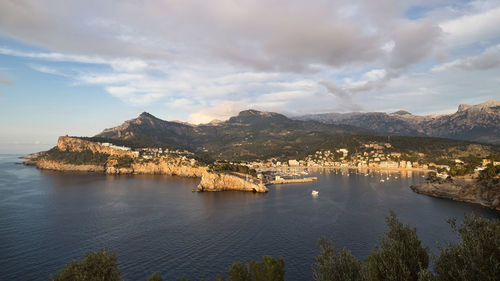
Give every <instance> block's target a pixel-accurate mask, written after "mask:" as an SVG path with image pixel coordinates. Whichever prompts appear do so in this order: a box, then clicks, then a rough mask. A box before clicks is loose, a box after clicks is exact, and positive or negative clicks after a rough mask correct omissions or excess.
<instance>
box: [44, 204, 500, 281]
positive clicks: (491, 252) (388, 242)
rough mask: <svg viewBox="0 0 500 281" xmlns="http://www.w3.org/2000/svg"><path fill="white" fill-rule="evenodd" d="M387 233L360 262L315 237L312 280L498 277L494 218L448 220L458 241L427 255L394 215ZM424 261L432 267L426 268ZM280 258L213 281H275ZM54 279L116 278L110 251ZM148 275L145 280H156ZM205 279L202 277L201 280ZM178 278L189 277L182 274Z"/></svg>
mask: <svg viewBox="0 0 500 281" xmlns="http://www.w3.org/2000/svg"><path fill="white" fill-rule="evenodd" d="M386 223H387V226H388V231H387V232H386V233H385V234H384V236H383V237H381V238H380V241H379V244H378V245H376V246H375V247H374V248H373V251H372V252H371V253H370V255H369V256H368V258H367V259H366V260H365V261H361V260H358V259H357V258H356V257H354V256H353V255H352V254H351V252H350V251H349V250H348V249H345V248H344V249H341V250H339V249H337V248H336V247H335V246H334V245H333V242H332V240H327V239H325V238H321V239H320V240H319V241H318V248H319V254H318V255H317V256H316V258H315V263H314V265H313V267H312V277H313V280H315V281H345V280H353V281H368V280H370V281H378V280H381V281H382V280H394V281H396V280H397V281H399V280H401V281H452V280H453V281H470V280H484V281H494V280H498V276H500V220H496V219H491V220H490V219H485V218H478V217H475V216H474V215H472V216H465V218H464V220H463V221H462V223H461V224H460V225H459V226H458V225H457V224H456V220H455V219H451V220H450V221H449V223H450V225H451V227H452V229H453V231H454V232H455V233H456V234H457V236H458V238H459V239H458V242H454V243H448V244H446V245H444V246H441V248H440V252H439V253H438V255H435V256H432V257H431V258H430V257H429V256H430V255H429V253H428V249H427V248H426V247H423V246H422V244H421V241H420V240H419V239H418V236H417V233H416V229H415V228H414V227H411V226H409V225H405V224H403V223H401V222H400V221H399V220H398V219H397V218H396V215H395V214H394V213H391V214H390V216H388V217H387V218H386ZM430 260H432V261H433V262H434V270H433V271H432V270H431V269H430V268H429V264H430ZM284 266H285V262H284V260H283V259H282V258H279V259H275V258H273V257H270V256H264V257H263V258H262V261H250V262H246V263H245V264H242V263H241V262H235V263H233V265H232V266H231V267H230V268H229V271H228V273H227V279H226V278H225V277H223V276H221V275H219V276H218V277H217V279H216V280H217V281H225V280H228V281H281V280H284V278H285V277H284V276H285V269H284ZM51 278H52V280H57V281H63V280H67V281H70V280H71V281H87V280H108V281H118V280H122V278H121V275H120V272H119V269H118V265H117V259H116V255H115V254H110V253H109V252H108V251H106V250H102V251H101V252H92V253H89V254H86V255H85V256H84V257H83V258H82V260H81V261H79V262H71V263H69V264H67V265H66V266H65V267H64V268H63V269H62V270H60V271H59V272H57V274H55V275H53V276H52V277H51ZM162 280H163V278H162V277H161V275H160V274H158V273H154V274H153V275H152V276H151V277H150V278H149V279H148V281H162ZM202 280H205V279H202ZM181 281H189V280H188V279H187V278H185V277H182V278H181Z"/></svg>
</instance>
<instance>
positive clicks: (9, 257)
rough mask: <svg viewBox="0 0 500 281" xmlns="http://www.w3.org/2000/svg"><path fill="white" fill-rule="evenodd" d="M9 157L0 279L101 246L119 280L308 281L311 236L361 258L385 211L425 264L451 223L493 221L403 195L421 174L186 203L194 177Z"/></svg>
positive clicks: (26, 275)
mask: <svg viewBox="0 0 500 281" xmlns="http://www.w3.org/2000/svg"><path fill="white" fill-rule="evenodd" d="M18 157H19V155H0V280H49V279H50V275H51V274H54V273H56V272H57V271H58V270H60V269H62V268H63V267H64V266H65V264H67V263H68V262H71V261H75V260H78V259H79V258H80V257H81V256H82V255H84V254H85V253H87V252H90V251H99V250H100V249H103V248H106V249H108V250H109V251H110V252H113V253H116V254H117V255H118V264H119V267H120V271H121V273H122V275H123V278H124V280H147V279H148V277H149V276H151V274H152V273H153V272H157V273H160V274H161V275H162V276H163V278H164V280H180V278H181V277H182V276H185V277H186V278H188V279H190V280H192V281H193V280H199V279H201V278H207V279H208V280H214V279H215V278H216V276H217V275H218V274H221V275H222V276H227V271H228V269H229V268H230V266H231V265H232V263H233V262H236V261H241V262H245V261H249V260H261V259H262V256H264V255H270V256H273V257H275V258H278V257H283V259H284V261H285V279H286V280H292V281H293V280H311V279H312V271H311V267H312V265H313V264H314V257H315V256H316V255H317V254H318V252H319V251H318V249H317V247H316V244H317V241H318V239H319V238H320V237H326V238H328V239H333V241H334V244H335V246H336V247H338V248H344V247H345V248H347V249H349V250H350V251H351V252H352V253H353V255H354V256H355V257H357V258H359V259H365V258H366V257H367V256H368V254H369V253H370V251H371V250H372V249H373V247H374V246H375V245H376V244H377V243H378V239H379V237H380V236H381V235H383V234H384V232H385V231H386V230H387V227H386V224H385V217H386V216H387V215H389V213H390V211H394V212H395V213H396V214H397V216H398V219H399V220H400V221H402V222H403V223H405V224H410V225H412V226H414V227H416V229H417V233H418V236H419V237H420V239H421V240H422V243H423V245H424V246H426V247H428V248H429V251H430V252H431V253H434V254H436V253H438V247H439V245H446V243H448V242H454V241H457V237H456V235H455V234H454V233H453V232H452V230H451V228H450V226H449V224H448V223H447V220H448V219H449V218H457V219H458V220H459V221H460V220H461V219H462V218H463V217H464V215H470V214H472V213H474V214H475V215H477V216H480V217H486V218H497V219H499V218H500V212H496V211H493V210H490V209H487V208H485V207H482V206H479V205H474V204H467V203H461V202H455V201H451V200H445V199H438V198H433V197H429V196H425V195H420V194H416V193H414V192H412V191H411V189H410V188H409V186H410V185H412V184H414V183H417V182H418V181H421V180H423V176H424V174H423V173H421V172H392V173H387V172H380V171H371V172H369V173H368V172H361V171H357V170H335V169H316V170H310V171H309V172H310V175H311V176H317V177H318V180H317V181H315V182H312V183H301V184H289V185H276V186H269V192H268V193H266V194H255V193H249V192H205V193H196V192H192V189H193V188H195V187H196V185H197V184H198V182H199V179H195V178H182V177H176V176H159V175H133V176H130V175H97V174H87V173H61V172H50V171H41V170H38V169H36V168H35V167H31V166H24V165H22V164H20V162H22V160H21V159H19V158H18ZM381 180H383V181H381ZM313 190H317V191H318V192H319V195H318V196H312V194H311V193H312V191H313Z"/></svg>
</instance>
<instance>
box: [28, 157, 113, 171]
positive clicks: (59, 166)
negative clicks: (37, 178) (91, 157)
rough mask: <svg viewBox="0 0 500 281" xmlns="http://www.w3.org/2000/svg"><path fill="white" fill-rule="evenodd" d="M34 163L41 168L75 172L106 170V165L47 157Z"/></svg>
mask: <svg viewBox="0 0 500 281" xmlns="http://www.w3.org/2000/svg"><path fill="white" fill-rule="evenodd" d="M28 164H31V163H28ZM32 164H33V165H36V167H37V168H39V169H44V170H53V171H73V172H89V173H104V171H105V168H104V166H98V165H73V164H66V163H61V162H58V161H50V160H46V159H40V160H38V161H36V162H35V163H32Z"/></svg>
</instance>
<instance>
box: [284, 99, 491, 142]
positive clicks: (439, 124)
mask: <svg viewBox="0 0 500 281" xmlns="http://www.w3.org/2000/svg"><path fill="white" fill-rule="evenodd" d="M294 119H297V120H314V121H319V122H322V123H326V124H343V125H351V126H355V127H359V128H365V129H371V130H375V131H378V132H380V133H386V134H396V135H404V136H426V137H441V138H451V139H459V140H468V141H476V142H485V143H493V144H500V101H488V102H485V103H481V104H478V105H466V104H461V105H460V106H459V107H458V110H457V112H455V113H452V114H442V115H428V116H419V115H413V114H411V113H409V112H407V111H404V110H400V111H396V112H394V113H384V112H366V113H363V112H353V113H323V114H309V115H304V116H299V117H294Z"/></svg>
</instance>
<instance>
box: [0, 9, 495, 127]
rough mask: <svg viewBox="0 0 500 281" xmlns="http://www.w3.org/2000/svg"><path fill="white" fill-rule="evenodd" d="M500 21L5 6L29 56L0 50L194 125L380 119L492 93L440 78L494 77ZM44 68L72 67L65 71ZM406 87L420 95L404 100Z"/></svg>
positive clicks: (395, 12) (464, 14)
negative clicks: (284, 116)
mask: <svg viewBox="0 0 500 281" xmlns="http://www.w3.org/2000/svg"><path fill="white" fill-rule="evenodd" d="M415 7H418V8H420V10H423V11H425V12H423V13H417V12H414V10H413V8H415ZM498 18H500V3H499V1H473V2H469V3H464V2H462V1H451V0H426V1H398V0H383V1H373V0H371V1H370V0H354V1H347V0H331V1H320V0H304V1H300V0H294V1H285V0H273V1H250V0H242V1H232V0H214V1H201V0H198V1H195V0H166V1H117V0H116V1H94V0H87V1H63V0H53V1H35V0H32V1H28V0H5V1H2V2H0V34H2V35H3V36H7V37H9V38H13V39H14V40H18V41H21V42H23V43H25V44H28V45H31V46H33V47H34V48H33V49H35V50H28V51H26V50H21V49H18V48H15V47H11V46H3V47H1V48H0V54H3V55H8V56H14V57H23V58H29V59H32V60H34V63H33V64H31V67H32V68H33V69H35V70H37V71H40V72H44V73H52V74H55V75H58V74H64V75H67V76H68V77H70V79H71V83H75V84H78V83H82V84H89V85H99V86H102V87H103V88H104V89H105V90H106V91H107V92H108V93H109V94H110V95H112V96H114V97H117V98H119V99H121V100H122V101H123V102H125V103H127V104H130V105H135V106H138V107H144V106H147V105H148V104H151V103H163V104H165V110H169V111H175V110H185V111H188V112H190V115H189V120H190V121H192V122H207V120H210V118H216V119H224V118H227V117H228V116H229V115H232V114H234V112H235V111H237V110H240V109H244V108H248V107H250V106H251V107H255V108H259V109H263V110H276V111H281V112H289V113H292V114H293V113H305V112H314V111H316V112H317V111H332V110H340V111H346V110H384V109H389V108H392V107H397V106H399V107H400V108H401V107H405V103H410V104H411V103H412V101H416V100H417V99H421V100H428V99H437V100H442V101H445V100H446V99H445V98H448V96H449V95H450V91H455V93H456V98H457V99H460V100H467V99H470V97H468V96H467V95H468V94H467V93H466V91H472V90H473V89H475V88H476V87H479V88H481V87H485V85H489V86H491V87H494V88H495V87H496V88H498V86H499V84H500V82H499V81H497V82H492V81H493V80H491V81H490V80H488V82H487V83H481V81H477V80H476V75H471V76H470V78H466V76H465V75H463V77H464V79H466V81H460V83H462V85H463V86H464V88H462V89H457V88H456V87H454V86H453V85H451V84H449V79H450V78H448V75H451V73H453V74H456V73H458V71H471V72H474V71H478V70H482V71H483V77H484V78H485V79H489V78H490V77H494V76H498V74H499V70H498V67H497V66H498V64H499V57H500V56H499V55H500V52H499V51H498V43H499V42H500V25H499V24H498ZM436 57H437V58H438V59H435V58H436ZM44 61H47V62H71V63H74V64H75V65H74V66H72V68H71V71H65V69H62V68H63V67H61V69H57V66H54V65H51V66H50V67H49V66H45V65H43V63H44ZM80 64H85V65H98V66H105V67H104V68H103V67H96V68H88V67H85V68H79V65H80ZM484 72H486V73H484ZM458 76H460V75H458ZM460 77H462V76H460ZM401 81H405V83H406V84H405V85H402V84H401ZM467 82H470V83H467ZM495 83H497V84H495ZM408 85H411V86H408ZM415 89H427V90H426V91H421V94H420V96H418V95H417V96H415V95H413V96H411V95H410V93H415V91H416V90H415ZM482 91H483V96H482V97H485V98H486V97H489V95H492V93H491V92H488V89H482ZM395 93H401V94H400V95H399V96H398V95H396V94H395ZM499 94H500V93H497V94H496V95H497V97H498V95H499ZM405 95H406V97H407V98H406V99H405V100H399V101H398V99H399V97H401V96H405ZM422 97H424V98H422ZM390 98H394V100H390ZM381 101H385V102H386V106H385V107H384V106H382V105H381V103H382V102H381ZM408 107H411V105H410V106H407V107H406V109H411V108H408ZM452 107H454V106H452Z"/></svg>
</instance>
